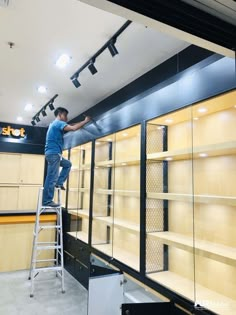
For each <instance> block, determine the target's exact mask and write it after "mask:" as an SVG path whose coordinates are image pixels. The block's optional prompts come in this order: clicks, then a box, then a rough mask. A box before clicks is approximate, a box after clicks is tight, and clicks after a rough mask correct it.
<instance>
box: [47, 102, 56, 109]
mask: <svg viewBox="0 0 236 315" xmlns="http://www.w3.org/2000/svg"><path fill="white" fill-rule="evenodd" d="M48 107H49V108H50V110H54V109H55V107H54V105H53V102H51V103H49V104H48Z"/></svg>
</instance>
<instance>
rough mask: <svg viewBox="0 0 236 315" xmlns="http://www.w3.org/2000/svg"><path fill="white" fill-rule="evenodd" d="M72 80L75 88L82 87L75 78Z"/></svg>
mask: <svg viewBox="0 0 236 315" xmlns="http://www.w3.org/2000/svg"><path fill="white" fill-rule="evenodd" d="M71 80H72V83H73V84H74V86H75V87H76V88H78V87H80V86H81V84H80V83H79V81H78V79H77V78H76V77H74V78H73V79H71Z"/></svg>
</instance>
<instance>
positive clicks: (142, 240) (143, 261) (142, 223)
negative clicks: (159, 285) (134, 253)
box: [139, 121, 147, 277]
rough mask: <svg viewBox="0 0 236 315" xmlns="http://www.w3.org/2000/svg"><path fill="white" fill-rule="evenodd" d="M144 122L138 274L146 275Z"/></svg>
mask: <svg viewBox="0 0 236 315" xmlns="http://www.w3.org/2000/svg"><path fill="white" fill-rule="evenodd" d="M146 128H147V124H146V121H142V123H141V137H140V141H141V143H140V148H141V150H140V240H139V241H140V251H139V252H140V274H141V277H145V273H146V157H147V154H146Z"/></svg>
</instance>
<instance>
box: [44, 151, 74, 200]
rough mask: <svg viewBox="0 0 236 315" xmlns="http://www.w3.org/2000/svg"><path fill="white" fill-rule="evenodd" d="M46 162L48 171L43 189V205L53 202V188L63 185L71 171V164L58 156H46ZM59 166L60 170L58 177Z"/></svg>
mask: <svg viewBox="0 0 236 315" xmlns="http://www.w3.org/2000/svg"><path fill="white" fill-rule="evenodd" d="M46 160H47V162H48V169H47V177H46V180H45V183H44V189H43V205H46V204H48V203H49V202H51V201H52V200H53V196H54V188H55V186H56V185H60V186H62V185H63V183H64V182H65V180H66V179H67V177H68V175H69V173H70V169H71V162H70V161H68V160H66V159H64V158H63V157H61V156H60V155H59V154H49V155H46ZM60 166H61V167H62V169H61V172H60V175H59V169H60Z"/></svg>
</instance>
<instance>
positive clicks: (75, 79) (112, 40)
mask: <svg viewBox="0 0 236 315" xmlns="http://www.w3.org/2000/svg"><path fill="white" fill-rule="evenodd" d="M131 23H132V21H126V22H125V23H124V24H123V25H122V26H121V28H120V29H119V30H118V31H117V32H116V33H115V34H114V35H113V36H112V37H111V38H110V39H109V40H108V41H107V42H106V43H105V44H104V45H103V46H102V47H101V48H100V49H99V50H98V51H97V52H96V53H95V54H94V55H93V56H92V57H90V58H89V60H88V61H87V62H85V64H83V66H82V67H80V68H79V69H78V70H77V71H76V72H75V73H74V74H73V75H72V76H71V77H70V79H71V81H72V83H73V84H74V86H75V87H76V88H78V87H79V86H81V84H80V82H79V81H78V77H79V74H80V73H81V72H82V71H83V70H84V69H85V68H87V67H88V69H89V71H90V72H91V74H92V75H94V74H95V73H97V72H98V71H97V69H96V67H95V65H94V63H95V60H96V58H97V57H98V56H99V55H101V54H102V53H103V51H104V50H106V49H108V50H109V51H110V54H111V55H112V57H114V56H116V55H118V54H119V52H118V50H117V48H116V46H115V43H116V41H117V38H118V37H119V36H120V34H121V33H122V32H124V30H125V29H126V28H127V27H128V26H129V25H130V24H131Z"/></svg>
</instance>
